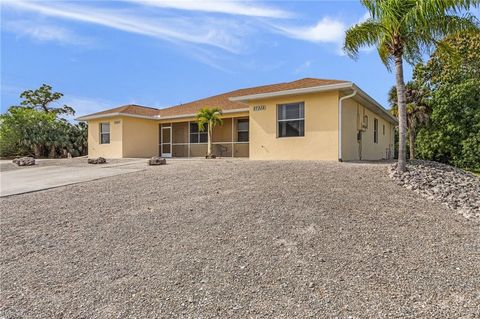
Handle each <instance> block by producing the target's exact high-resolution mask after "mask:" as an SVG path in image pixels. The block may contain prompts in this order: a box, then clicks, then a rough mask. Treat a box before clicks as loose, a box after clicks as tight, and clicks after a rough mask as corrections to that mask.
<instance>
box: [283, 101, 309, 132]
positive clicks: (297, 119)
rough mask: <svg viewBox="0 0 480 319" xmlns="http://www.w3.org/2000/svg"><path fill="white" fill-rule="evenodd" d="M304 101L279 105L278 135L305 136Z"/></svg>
mask: <svg viewBox="0 0 480 319" xmlns="http://www.w3.org/2000/svg"><path fill="white" fill-rule="evenodd" d="M304 108H305V107H304V103H303V102H301V103H290V104H280V105H277V123H278V124H277V127H278V132H277V135H278V137H290V136H305V112H304Z"/></svg>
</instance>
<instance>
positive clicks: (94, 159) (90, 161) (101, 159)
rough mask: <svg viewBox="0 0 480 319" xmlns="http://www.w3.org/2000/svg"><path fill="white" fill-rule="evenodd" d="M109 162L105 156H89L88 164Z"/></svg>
mask: <svg viewBox="0 0 480 319" xmlns="http://www.w3.org/2000/svg"><path fill="white" fill-rule="evenodd" d="M106 162H107V160H106V159H104V158H103V157H98V158H89V159H88V164H105V163H106Z"/></svg>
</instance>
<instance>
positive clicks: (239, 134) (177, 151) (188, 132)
mask: <svg viewBox="0 0 480 319" xmlns="http://www.w3.org/2000/svg"><path fill="white" fill-rule="evenodd" d="M159 134H160V136H159V141H160V145H159V155H160V156H162V157H204V156H205V155H206V154H207V141H208V133H207V130H206V127H205V130H204V131H200V130H199V129H198V124H197V122H193V121H189V122H173V123H162V124H159ZM248 140H249V123H248V117H239V118H224V119H223V125H221V126H215V127H214V128H213V134H212V153H213V154H215V155H216V156H217V157H248Z"/></svg>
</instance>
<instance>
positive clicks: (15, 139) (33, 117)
mask: <svg viewBox="0 0 480 319" xmlns="http://www.w3.org/2000/svg"><path fill="white" fill-rule="evenodd" d="M55 120H56V116H55V114H54V113H46V112H39V111H37V110H34V109H30V108H22V107H11V108H10V109H9V110H8V112H7V113H5V114H2V115H0V140H1V141H2V147H1V155H2V156H15V155H34V156H35V157H37V158H38V157H41V156H42V155H43V151H44V149H45V144H46V142H47V140H48V134H49V131H51V130H52V127H53V126H54V122H55ZM4 143H5V144H4Z"/></svg>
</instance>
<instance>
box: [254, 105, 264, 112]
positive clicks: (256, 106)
mask: <svg viewBox="0 0 480 319" xmlns="http://www.w3.org/2000/svg"><path fill="white" fill-rule="evenodd" d="M266 109H267V106H266V105H255V106H254V107H253V110H254V111H265V110H266Z"/></svg>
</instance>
